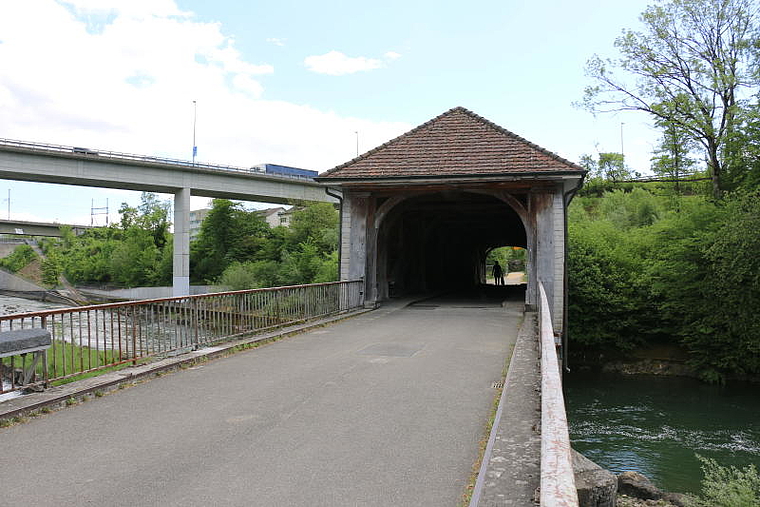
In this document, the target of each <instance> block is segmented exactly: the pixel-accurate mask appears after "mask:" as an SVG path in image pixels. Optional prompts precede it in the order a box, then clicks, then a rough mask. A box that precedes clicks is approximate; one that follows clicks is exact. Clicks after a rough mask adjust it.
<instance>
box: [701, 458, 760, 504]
mask: <svg viewBox="0 0 760 507" xmlns="http://www.w3.org/2000/svg"><path fill="white" fill-rule="evenodd" d="M697 457H698V458H699V459H700V461H702V471H703V472H704V474H705V475H704V479H703V480H702V492H701V494H700V495H699V497H696V498H693V499H691V501H690V502H689V503H688V505H690V506H691V507H756V506H757V505H760V475H758V473H757V467H755V466H754V465H749V466H747V467H744V468H742V469H739V468H736V467H733V466H729V467H724V466H720V465H719V464H718V463H717V462H716V461H715V460H712V459H709V458H703V457H701V456H697Z"/></svg>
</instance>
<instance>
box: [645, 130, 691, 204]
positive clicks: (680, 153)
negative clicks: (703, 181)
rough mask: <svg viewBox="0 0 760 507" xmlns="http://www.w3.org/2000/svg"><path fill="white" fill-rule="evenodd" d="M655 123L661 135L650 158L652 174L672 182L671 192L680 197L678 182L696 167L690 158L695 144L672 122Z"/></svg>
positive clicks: (679, 184) (679, 183)
mask: <svg viewBox="0 0 760 507" xmlns="http://www.w3.org/2000/svg"><path fill="white" fill-rule="evenodd" d="M657 123H658V126H659V127H660V128H661V129H662V131H663V133H662V138H661V139H660V144H659V145H658V146H657V148H656V149H655V151H654V156H653V157H652V172H654V173H655V174H656V175H658V176H661V177H663V178H666V179H670V180H673V190H674V192H675V194H676V195H680V194H681V182H680V180H681V179H683V177H684V176H685V175H688V174H691V173H692V172H693V170H694V166H695V165H696V160H694V158H692V156H691V153H692V152H693V151H694V149H695V148H696V146H695V142H694V141H693V140H692V139H691V138H690V137H689V135H688V133H687V132H684V131H683V129H681V128H679V127H678V125H676V124H674V123H673V122H669V121H665V120H660V121H658V122H657Z"/></svg>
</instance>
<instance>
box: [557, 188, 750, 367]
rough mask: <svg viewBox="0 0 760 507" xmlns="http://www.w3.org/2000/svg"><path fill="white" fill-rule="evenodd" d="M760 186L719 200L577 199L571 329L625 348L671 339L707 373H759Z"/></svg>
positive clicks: (635, 195)
mask: <svg viewBox="0 0 760 507" xmlns="http://www.w3.org/2000/svg"><path fill="white" fill-rule="evenodd" d="M758 252H760V192H759V191H754V192H743V193H741V192H738V193H735V194H732V195H730V196H727V197H726V198H725V199H723V200H721V201H719V202H714V201H711V200H708V199H705V198H702V197H699V196H689V197H679V198H677V199H675V200H674V199H673V198H672V196H663V195H655V194H654V193H652V192H649V191H647V190H644V189H642V188H634V189H633V190H632V191H630V192H624V191H622V190H617V191H612V192H607V193H605V194H603V196H602V197H600V198H590V197H581V198H577V199H576V200H575V201H574V203H573V204H572V206H571V212H570V225H569V260H568V272H569V279H570V301H569V303H570V308H569V318H570V324H569V332H570V336H571V339H572V340H573V341H574V342H575V343H576V344H579V345H582V346H586V347H594V348H612V349H618V350H625V349H628V348H630V347H633V346H637V345H640V344H643V343H652V342H662V341H665V342H673V343H678V344H680V345H682V346H683V347H685V348H686V350H687V351H688V352H689V355H690V358H691V362H692V364H693V365H694V366H695V367H697V368H698V370H699V371H700V373H701V374H702V376H703V377H705V378H706V379H709V380H720V379H722V378H723V377H724V376H725V375H727V374H734V373H738V374H758V373H760V354H759V353H760V317H758V314H757V309H758V308H760V257H759V256H758Z"/></svg>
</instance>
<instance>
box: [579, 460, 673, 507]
mask: <svg viewBox="0 0 760 507" xmlns="http://www.w3.org/2000/svg"><path fill="white" fill-rule="evenodd" d="M573 470H574V471H575V487H576V489H577V490H578V505H579V506H580V507H685V506H686V505H687V504H686V496H685V495H682V494H680V493H668V492H665V491H662V490H660V489H658V488H657V487H656V486H655V485H654V484H652V482H651V481H650V480H649V479H647V478H646V477H645V476H643V475H642V474H640V473H638V472H623V473H621V474H620V475H617V476H616V475H615V474H613V473H612V472H610V471H609V470H605V469H603V468H602V467H600V466H599V465H597V464H596V463H594V462H593V461H591V460H590V459H588V458H586V457H585V456H583V455H582V454H581V453H579V452H575V451H573Z"/></svg>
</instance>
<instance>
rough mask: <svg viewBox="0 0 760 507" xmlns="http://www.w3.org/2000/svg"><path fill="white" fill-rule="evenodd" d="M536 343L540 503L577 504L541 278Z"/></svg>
mask: <svg viewBox="0 0 760 507" xmlns="http://www.w3.org/2000/svg"><path fill="white" fill-rule="evenodd" d="M538 291H539V298H540V302H539V312H538V313H539V343H540V346H541V507H577V506H578V493H577V491H576V489H575V475H574V474H573V463H572V456H571V454H570V452H571V450H570V436H569V433H568V429H567V415H566V413H565V399H564V396H563V395H562V379H561V375H560V363H559V361H558V359H557V349H556V347H557V343H556V341H555V339H554V329H553V327H552V318H551V313H550V311H549V302H548V300H547V298H546V292H545V290H544V286H543V284H542V283H541V282H539V283H538Z"/></svg>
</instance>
